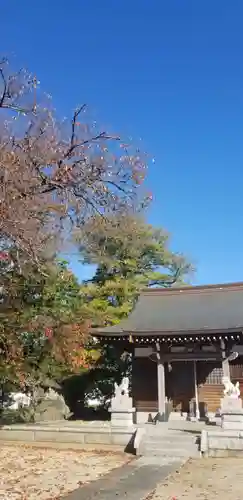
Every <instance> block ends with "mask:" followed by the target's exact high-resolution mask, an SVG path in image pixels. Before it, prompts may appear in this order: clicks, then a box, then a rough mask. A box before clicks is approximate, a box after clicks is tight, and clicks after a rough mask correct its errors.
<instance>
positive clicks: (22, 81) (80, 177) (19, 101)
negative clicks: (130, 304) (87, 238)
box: [0, 58, 146, 262]
mask: <svg viewBox="0 0 243 500" xmlns="http://www.w3.org/2000/svg"><path fill="white" fill-rule="evenodd" d="M9 68H10V67H9V65H8V61H7V60H6V59H5V58H3V59H2V60H1V61H0V111H1V116H0V118H1V119H0V249H1V248H2V249H3V250H6V249H8V248H9V246H10V247H14V248H15V249H16V250H17V252H16V258H18V252H19V253H21V255H22V256H23V258H25V259H26V258H27V259H28V260H31V261H33V262H36V261H37V260H38V261H39V259H40V254H41V252H42V250H43V248H44V247H46V245H47V244H48V245H50V243H52V244H54V246H55V248H56V245H57V244H59V246H60V244H61V243H62V237H64V238H65V239H67V234H68V232H69V230H70V229H73V228H74V227H80V226H82V225H83V223H84V221H86V220H87V219H88V218H89V217H90V216H92V215H94V214H96V215H99V216H102V217H104V216H106V215H109V214H111V213H112V212H114V211H115V212H119V211H121V212H122V211H124V210H125V209H126V210H127V207H134V206H137V205H138V204H139V203H140V202H139V199H140V194H139V193H140V192H141V190H140V189H138V188H139V186H140V184H141V183H142V181H143V178H144V174H145V171H146V155H143V154H142V153H140V152H139V151H138V150H135V151H133V149H132V146H131V145H130V144H123V143H122V142H121V140H120V138H119V137H118V136H117V135H112V134H109V133H107V132H106V131H99V130H97V127H96V125H95V123H92V122H90V121H89V120H88V118H86V115H87V107H86V105H83V106H80V107H78V108H77V109H76V110H75V112H74V114H73V116H72V118H71V120H70V122H69V121H68V120H64V121H60V120H59V119H58V118H57V116H56V114H55V112H54V110H53V108H52V106H51V101H50V99H49V98H47V96H46V95H45V94H43V93H41V92H40V89H39V82H38V81H37V79H36V77H35V76H34V75H31V74H30V73H29V72H27V71H25V70H22V69H21V70H19V71H17V72H13V71H11V69H9ZM141 203H142V205H143V204H144V203H145V200H144V199H143V198H142V199H141Z"/></svg>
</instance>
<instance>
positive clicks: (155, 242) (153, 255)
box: [80, 215, 192, 326]
mask: <svg viewBox="0 0 243 500" xmlns="http://www.w3.org/2000/svg"><path fill="white" fill-rule="evenodd" d="M169 243H170V240H169V235H168V234H167V233H166V232H165V231H164V230H162V229H157V228H154V227H153V226H151V225H149V224H146V223H145V222H144V221H143V220H142V219H141V218H138V217H134V216H131V215H130V216H128V215H127V216H126V217H120V218H117V217H112V218H110V219H109V220H107V219H106V220H103V221H100V220H98V219H92V220H91V221H90V222H89V224H88V225H87V226H86V230H85V232H82V233H81V244H80V252H81V257H82V261H83V262H84V263H85V264H96V265H97V269H96V272H95V274H94V276H93V278H92V279H91V280H89V281H88V282H86V283H85V285H84V288H83V293H84V296H85V301H86V307H87V310H88V311H89V314H90V316H91V318H92V319H93V325H94V326H98V325H107V324H113V323H117V322H119V321H120V320H121V319H122V318H123V317H125V316H127V315H128V314H129V312H130V311H131V309H132V308H133V307H134V304H135V302H136V300H137V297H138V295H139V292H140V290H141V288H143V287H147V286H161V287H171V286H174V285H175V284H178V283H180V284H182V283H184V280H185V279H186V278H188V276H189V274H190V272H191V271H192V266H191V264H190V263H189V262H188V261H187V260H186V258H185V257H184V256H183V255H181V254H178V253H175V252H173V251H172V250H170V248H169Z"/></svg>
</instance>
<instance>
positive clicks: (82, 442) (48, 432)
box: [0, 421, 136, 451]
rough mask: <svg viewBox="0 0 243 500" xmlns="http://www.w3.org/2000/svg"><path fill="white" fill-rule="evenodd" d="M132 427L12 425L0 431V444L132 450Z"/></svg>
mask: <svg viewBox="0 0 243 500" xmlns="http://www.w3.org/2000/svg"><path fill="white" fill-rule="evenodd" d="M135 434H136V428H135V427H130V428H128V427H118V426H116V427H115V428H114V427H113V426H111V424H110V422H100V423H99V422H90V423H82V422H80V421H70V422H69V421H65V422H63V421H60V422H53V421H52V422H49V423H48V422H45V424H14V425H4V426H2V427H1V428H0V442H1V441H2V442H3V441H4V442H8V441H12V442H13V441H17V442H18V441H19V442H20V441H21V442H27V443H32V444H33V443H41V442H45V443H48V442H51V443H54V442H56V443H66V444H67V443H68V444H70V445H72V444H75V447H77V446H78V445H79V447H80V449H82V448H84V447H85V446H86V445H88V446H90V445H92V446H93V447H94V448H99V449H101V448H102V446H105V447H106V446H116V447H120V448H121V449H123V450H124V449H125V450H126V449H127V450H128V451H130V450H131V451H133V449H132V447H133V441H134V437H135Z"/></svg>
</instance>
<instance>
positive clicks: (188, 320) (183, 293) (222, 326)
mask: <svg viewBox="0 0 243 500" xmlns="http://www.w3.org/2000/svg"><path fill="white" fill-rule="evenodd" d="M241 328H242V330H243V283H232V284H227V285H226V284H223V285H208V286H197V287H183V288H170V289H147V290H145V291H143V292H142V293H141V295H140V297H139V299H138V302H137V304H136V306H135V308H134V310H133V311H132V313H131V314H130V316H129V317H128V318H126V319H125V320H123V321H121V323H120V324H118V325H115V326H112V327H106V328H100V329H97V330H96V333H97V334H98V335H114V336H115V335H119V334H122V333H124V334H130V333H134V334H138V335H139V334H140V335H142V334H146V335H148V334H154V333H158V334H159V333H161V334H164V335H166V334H170V333H175V334H176V333H181V332H184V333H186V332H210V331H218V332H220V331H222V332H223V331H226V330H228V331H233V330H235V331H236V330H240V329H241Z"/></svg>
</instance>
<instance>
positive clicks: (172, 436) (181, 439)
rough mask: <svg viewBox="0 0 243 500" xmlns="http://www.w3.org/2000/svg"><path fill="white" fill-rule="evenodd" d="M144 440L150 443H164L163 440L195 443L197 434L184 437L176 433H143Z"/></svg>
mask: <svg viewBox="0 0 243 500" xmlns="http://www.w3.org/2000/svg"><path fill="white" fill-rule="evenodd" d="M143 439H144V441H149V442H151V443H154V442H155V443H157V442H159V443H164V442H167V441H168V442H171V443H173V442H177V443H178V442H179V443H181V444H182V443H185V445H187V443H189V444H190V443H195V442H196V441H197V439H198V436H192V437H189V438H188V437H186V436H177V435H176V434H165V435H164V436H152V435H151V436H148V435H147V434H145V435H144V438H143Z"/></svg>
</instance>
